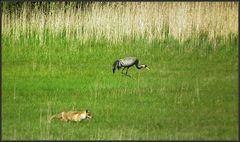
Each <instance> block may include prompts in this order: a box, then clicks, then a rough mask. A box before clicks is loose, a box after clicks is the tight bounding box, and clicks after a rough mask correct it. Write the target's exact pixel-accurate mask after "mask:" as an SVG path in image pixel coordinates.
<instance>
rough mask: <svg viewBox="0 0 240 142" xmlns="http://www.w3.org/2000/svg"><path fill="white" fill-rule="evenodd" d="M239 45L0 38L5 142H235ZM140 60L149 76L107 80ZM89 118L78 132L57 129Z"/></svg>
mask: <svg viewBox="0 0 240 142" xmlns="http://www.w3.org/2000/svg"><path fill="white" fill-rule="evenodd" d="M237 37H238V36H237V35H231V36H230V38H228V39H226V38H221V37H219V38H215V39H213V40H210V39H209V38H208V36H207V35H206V34H201V35H200V36H198V37H192V38H190V39H188V40H185V41H183V42H179V41H178V40H175V39H174V38H171V37H168V38H166V39H165V40H157V39H155V40H153V41H152V42H147V40H146V39H144V38H143V39H126V40H125V41H123V42H117V43H112V42H109V41H107V40H104V39H101V40H99V41H98V42H96V41H94V40H90V41H88V42H86V43H84V44H83V43H81V42H80V41H77V40H73V41H68V40H67V39H66V38H64V37H55V38H53V37H51V36H50V35H49V34H48V35H47V36H46V39H47V40H46V42H45V43H44V44H43V45H41V44H40V42H39V41H38V40H36V39H35V37H34V36H33V35H32V36H30V37H29V38H28V39H27V38H25V37H22V39H19V40H12V39H11V37H7V36H4V35H3V38H2V47H3V48H2V89H3V90H2V138H3V140H39V139H42V140H49V139H50V140H59V139H60V140H61V139H63V140H73V139H74V140H118V139H121V140H126V139H136V140H146V139H148V140H156V139H161V140H193V139H194V140H213V139H217V140H237V139H238V109H237V107H238V89H237V88H238V54H237V53H238V49H237V44H238V40H237ZM125 56H136V57H138V58H139V59H140V62H141V63H143V64H144V63H145V64H148V65H149V67H150V69H151V70H149V71H148V70H144V69H142V70H137V69H136V68H135V67H133V68H130V69H129V74H130V75H131V76H132V77H133V78H134V79H132V78H129V77H126V76H124V75H122V74H121V71H120V70H119V71H117V72H116V73H115V74H113V73H112V69H111V65H112V63H113V62H114V60H116V59H118V58H121V57H125ZM84 109H89V110H90V111H91V112H92V114H93V119H92V120H90V121H83V122H80V123H75V122H69V123H63V122H61V121H57V120H53V121H52V122H51V123H48V121H47V119H48V118H49V117H50V115H53V114H56V113H59V112H61V111H70V110H84Z"/></svg>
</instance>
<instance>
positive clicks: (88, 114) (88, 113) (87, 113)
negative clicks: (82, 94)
mask: <svg viewBox="0 0 240 142" xmlns="http://www.w3.org/2000/svg"><path fill="white" fill-rule="evenodd" d="M86 118H87V119H91V118H92V114H91V112H89V111H88V110H86Z"/></svg>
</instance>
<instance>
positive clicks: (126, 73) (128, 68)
mask: <svg viewBox="0 0 240 142" xmlns="http://www.w3.org/2000/svg"><path fill="white" fill-rule="evenodd" d="M128 69H129V67H127V70H126V75H127V72H128Z"/></svg>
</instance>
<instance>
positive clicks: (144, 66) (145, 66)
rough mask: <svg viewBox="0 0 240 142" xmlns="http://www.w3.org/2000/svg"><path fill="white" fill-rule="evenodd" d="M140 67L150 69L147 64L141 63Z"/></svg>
mask: <svg viewBox="0 0 240 142" xmlns="http://www.w3.org/2000/svg"><path fill="white" fill-rule="evenodd" d="M142 67H143V68H146V69H148V70H150V69H149V68H148V65H142Z"/></svg>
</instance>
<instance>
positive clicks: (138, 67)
mask: <svg viewBox="0 0 240 142" xmlns="http://www.w3.org/2000/svg"><path fill="white" fill-rule="evenodd" d="M144 67H145V65H137V69H141V68H144Z"/></svg>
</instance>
